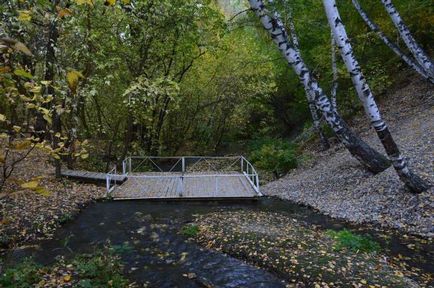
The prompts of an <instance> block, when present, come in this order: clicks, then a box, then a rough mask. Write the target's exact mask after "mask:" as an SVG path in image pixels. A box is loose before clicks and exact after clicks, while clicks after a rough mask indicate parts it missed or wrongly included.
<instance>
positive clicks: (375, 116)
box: [323, 0, 429, 193]
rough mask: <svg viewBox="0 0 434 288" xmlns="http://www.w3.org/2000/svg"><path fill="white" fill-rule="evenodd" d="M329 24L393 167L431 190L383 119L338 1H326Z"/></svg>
mask: <svg viewBox="0 0 434 288" xmlns="http://www.w3.org/2000/svg"><path fill="white" fill-rule="evenodd" d="M323 4H324V7H325V10H326V14H327V18H328V21H329V24H330V26H331V28H332V31H333V37H334V39H335V41H336V44H337V46H338V47H339V51H340V53H341V56H342V59H343V61H344V63H345V66H346V67H347V70H348V72H349V73H350V75H351V79H352V82H353V85H354V87H355V88H356V91H357V95H358V96H359V99H360V101H361V102H362V104H363V107H364V109H365V113H366V115H367V116H368V118H369V120H370V121H371V125H372V126H373V127H374V128H375V131H376V132H377V135H378V137H379V138H380V140H381V143H382V144H383V146H384V149H385V150H386V153H387V155H388V156H389V158H390V159H391V160H392V164H393V167H394V168H395V170H396V172H397V173H398V175H399V177H400V179H401V180H402V181H403V182H404V183H405V184H406V185H407V186H408V187H409V188H410V189H411V190H412V191H414V192H418V193H420V192H423V191H425V190H427V189H428V187H429V186H428V184H427V183H425V181H423V180H422V179H421V178H420V177H418V176H417V175H416V174H414V173H413V172H412V171H411V170H410V168H409V167H408V164H407V161H406V160H405V159H404V157H403V156H402V154H401V152H400V151H399V148H398V145H397V144H396V143H395V141H394V139H393V137H392V134H391V133H390V131H389V128H388V127H387V125H386V123H385V122H384V120H383V119H382V117H381V114H380V111H379V109H378V106H377V103H376V102H375V99H374V96H373V94H372V91H371V89H370V87H369V85H368V83H367V81H366V78H365V77H364V76H363V74H362V71H361V67H360V65H359V63H358V61H357V59H356V57H355V56H354V52H353V49H352V46H351V43H350V40H349V38H348V35H347V33H346V30H345V26H344V24H343V22H342V19H341V17H340V15H339V11H338V8H337V6H336V1H335V0H323Z"/></svg>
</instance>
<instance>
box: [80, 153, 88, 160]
mask: <svg viewBox="0 0 434 288" xmlns="http://www.w3.org/2000/svg"><path fill="white" fill-rule="evenodd" d="M80 157H81V159H87V158H89V153H85V154H81V156H80Z"/></svg>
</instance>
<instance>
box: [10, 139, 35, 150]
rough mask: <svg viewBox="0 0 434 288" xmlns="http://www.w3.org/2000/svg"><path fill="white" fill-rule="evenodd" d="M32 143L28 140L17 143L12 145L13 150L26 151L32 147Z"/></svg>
mask: <svg viewBox="0 0 434 288" xmlns="http://www.w3.org/2000/svg"><path fill="white" fill-rule="evenodd" d="M31 144H32V143H31V142H30V141H28V140H22V141H15V142H13V143H11V144H10V145H11V148H12V149H14V150H17V151H21V150H25V149H27V148H29V147H30V145H31Z"/></svg>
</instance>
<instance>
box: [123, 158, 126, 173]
mask: <svg viewBox="0 0 434 288" xmlns="http://www.w3.org/2000/svg"><path fill="white" fill-rule="evenodd" d="M125 161H126V159H124V160H123V161H122V174H124V175H125V174H127V163H126V162H125Z"/></svg>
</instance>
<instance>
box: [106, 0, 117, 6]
mask: <svg viewBox="0 0 434 288" xmlns="http://www.w3.org/2000/svg"><path fill="white" fill-rule="evenodd" d="M115 4H116V0H105V2H104V5H106V6H113V5H115Z"/></svg>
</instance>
